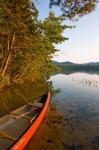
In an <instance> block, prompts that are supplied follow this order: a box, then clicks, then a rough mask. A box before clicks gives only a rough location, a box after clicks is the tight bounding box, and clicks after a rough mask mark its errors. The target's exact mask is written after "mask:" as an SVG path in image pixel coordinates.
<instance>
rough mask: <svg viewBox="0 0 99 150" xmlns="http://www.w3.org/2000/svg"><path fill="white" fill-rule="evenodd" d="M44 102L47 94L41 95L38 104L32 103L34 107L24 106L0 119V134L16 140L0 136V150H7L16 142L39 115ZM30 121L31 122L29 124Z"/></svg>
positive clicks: (31, 105)
mask: <svg viewBox="0 0 99 150" xmlns="http://www.w3.org/2000/svg"><path fill="white" fill-rule="evenodd" d="M46 100H47V94H45V95H43V96H42V97H41V98H40V99H39V101H38V102H36V103H34V105H33V104H30V105H24V106H22V107H21V108H19V109H17V110H15V111H13V112H11V113H10V114H7V115H5V116H4V117H2V118H0V132H3V133H6V134H7V136H8V135H9V136H11V137H13V138H16V140H12V139H10V138H8V137H7V136H3V135H2V134H0V150H7V149H9V148H10V147H11V146H12V145H13V144H14V143H15V142H16V141H18V139H20V137H21V136H22V135H23V134H24V133H25V132H26V131H27V130H28V129H29V128H30V127H31V125H32V124H33V123H34V121H35V120H36V118H37V117H38V116H39V115H40V112H41V111H42V109H43V106H44V104H45V102H46ZM17 114H18V115H17ZM30 120H32V122H31V123H30Z"/></svg>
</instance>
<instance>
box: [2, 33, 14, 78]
mask: <svg viewBox="0 0 99 150" xmlns="http://www.w3.org/2000/svg"><path fill="white" fill-rule="evenodd" d="M14 41H15V32H14V33H13V37H12V43H11V47H9V39H8V55H7V58H6V61H5V63H4V66H3V70H2V73H1V77H4V75H5V72H6V70H7V68H8V66H9V62H10V60H11V54H12V50H13V45H14Z"/></svg>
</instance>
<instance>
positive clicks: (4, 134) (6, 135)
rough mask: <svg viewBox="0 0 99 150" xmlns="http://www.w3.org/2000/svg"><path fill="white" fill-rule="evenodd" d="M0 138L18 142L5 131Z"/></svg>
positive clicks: (1, 132)
mask: <svg viewBox="0 0 99 150" xmlns="http://www.w3.org/2000/svg"><path fill="white" fill-rule="evenodd" d="M0 137H2V138H6V139H10V140H12V141H16V140H17V139H16V138H15V137H13V136H11V135H9V134H7V133H5V132H4V131H0Z"/></svg>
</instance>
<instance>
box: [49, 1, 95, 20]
mask: <svg viewBox="0 0 99 150" xmlns="http://www.w3.org/2000/svg"><path fill="white" fill-rule="evenodd" d="M96 3H97V1H96V0H50V7H52V6H58V7H60V9H61V11H62V13H63V16H66V17H67V18H70V19H72V18H75V17H80V16H83V15H84V14H88V13H90V12H92V11H93V10H94V9H95V6H96Z"/></svg>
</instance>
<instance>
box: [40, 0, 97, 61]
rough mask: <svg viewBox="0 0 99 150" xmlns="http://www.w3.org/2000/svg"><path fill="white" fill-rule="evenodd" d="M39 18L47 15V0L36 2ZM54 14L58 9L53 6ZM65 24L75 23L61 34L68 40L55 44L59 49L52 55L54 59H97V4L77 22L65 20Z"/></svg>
mask: <svg viewBox="0 0 99 150" xmlns="http://www.w3.org/2000/svg"><path fill="white" fill-rule="evenodd" d="M37 7H38V9H39V12H40V13H39V14H40V15H39V18H40V19H44V18H46V17H47V16H48V12H49V7H48V0H47V1H46V0H41V2H40V3H38V4H37ZM54 10H55V12H56V15H58V14H60V11H59V9H57V8H54ZM66 24H67V25H76V27H75V28H73V29H68V30H66V31H65V32H64V33H63V35H64V36H65V37H68V38H69V40H68V41H65V42H64V43H62V44H59V45H56V48H57V49H59V51H58V52H57V53H56V54H55V55H54V56H53V59H54V60H55V61H59V62H63V61H72V62H74V63H87V62H97V61H99V4H97V7H96V9H95V11H93V12H92V13H90V14H88V15H86V16H83V17H82V18H80V19H79V21H77V22H72V21H67V22H66Z"/></svg>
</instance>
